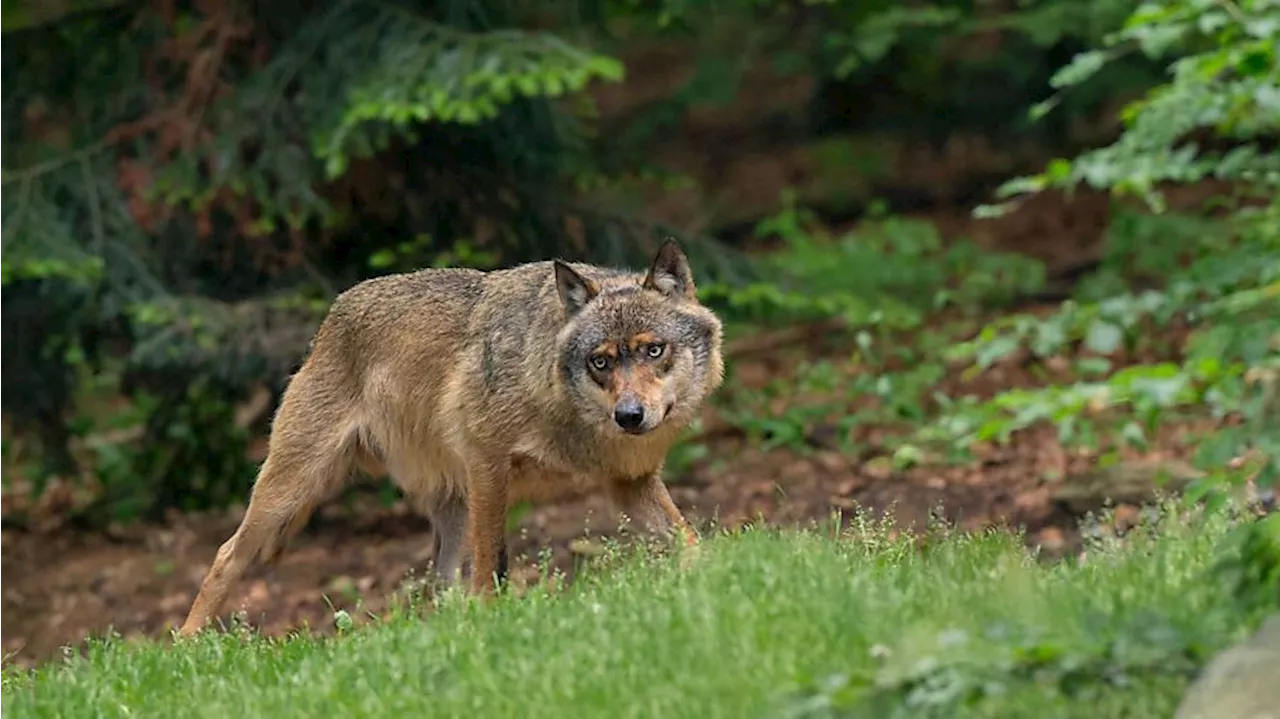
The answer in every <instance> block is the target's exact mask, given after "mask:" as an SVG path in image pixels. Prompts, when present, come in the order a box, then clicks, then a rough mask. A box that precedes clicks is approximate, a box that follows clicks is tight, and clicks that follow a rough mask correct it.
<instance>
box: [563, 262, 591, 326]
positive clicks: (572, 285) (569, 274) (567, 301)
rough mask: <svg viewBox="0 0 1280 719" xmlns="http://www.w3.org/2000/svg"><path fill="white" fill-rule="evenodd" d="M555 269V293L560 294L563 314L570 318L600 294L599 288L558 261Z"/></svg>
mask: <svg viewBox="0 0 1280 719" xmlns="http://www.w3.org/2000/svg"><path fill="white" fill-rule="evenodd" d="M555 268H556V291H557V292H559V293H560V301H561V302H562V303H564V309H565V313H566V314H568V315H569V316H570V317H572V316H573V315H575V314H577V313H578V310H580V309H582V307H583V305H585V304H587V303H588V302H590V301H591V299H592V298H593V297H595V296H596V294H597V293H599V292H600V288H599V287H597V286H596V283H594V282H592V281H591V280H588V279H587V278H585V277H583V276H582V275H580V274H578V273H577V272H574V271H573V268H572V267H569V266H568V265H566V264H565V263H563V262H561V261H560V260H556V261H555Z"/></svg>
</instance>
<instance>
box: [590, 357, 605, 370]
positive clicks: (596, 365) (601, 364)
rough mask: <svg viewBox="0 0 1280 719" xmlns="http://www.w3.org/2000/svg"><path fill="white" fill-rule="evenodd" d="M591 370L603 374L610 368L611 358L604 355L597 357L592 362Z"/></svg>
mask: <svg viewBox="0 0 1280 719" xmlns="http://www.w3.org/2000/svg"><path fill="white" fill-rule="evenodd" d="M590 363H591V368H592V369H594V370H597V371H599V372H603V371H605V370H606V369H608V368H609V358H608V357H605V356H604V355H596V356H595V357H592V358H591V360H590Z"/></svg>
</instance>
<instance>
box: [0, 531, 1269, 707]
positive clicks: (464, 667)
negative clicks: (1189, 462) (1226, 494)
mask: <svg viewBox="0 0 1280 719" xmlns="http://www.w3.org/2000/svg"><path fill="white" fill-rule="evenodd" d="M1224 528H1225V523H1224V522H1222V521H1218V520H1214V521H1205V520H1204V519H1201V520H1198V521H1197V522H1195V524H1194V526H1185V525H1173V524H1168V525H1166V526H1165V527H1164V529H1162V530H1161V532H1160V533H1159V536H1154V535H1152V536H1147V535H1145V534H1143V535H1142V536H1136V537H1135V536H1134V535H1131V538H1130V544H1129V546H1128V547H1126V548H1114V547H1112V548H1103V549H1097V550H1095V551H1093V552H1092V553H1091V554H1090V559H1089V561H1088V562H1086V564H1085V565H1084V566H1083V567H1081V566H1077V565H1074V564H1072V565H1068V564H1062V565H1057V566H1053V567H1048V566H1040V565H1037V564H1036V563H1035V562H1034V561H1033V560H1030V559H1028V558H1027V556H1026V554H1025V552H1023V550H1022V549H1021V548H1020V547H1019V546H1018V544H1017V542H1016V540H1015V539H1012V538H1010V537H1008V536H1001V535H991V536H984V537H949V538H945V539H940V540H937V541H931V542H930V544H929V546H928V548H927V549H926V550H925V551H922V552H916V551H912V550H910V549H909V548H908V547H907V545H906V544H905V543H903V542H902V541H891V540H889V539H887V538H886V537H885V535H884V534H883V533H882V532H880V531H879V530H874V529H871V530H869V531H868V533H867V534H865V535H862V538H861V539H858V540H854V539H852V538H849V539H844V540H842V541H839V542H836V541H832V540H831V539H830V538H829V537H824V536H822V535H821V534H820V533H816V532H815V533H808V534H794V533H793V534H784V533H780V532H774V531H768V532H766V531H756V532H747V533H743V534H740V535H737V536H734V537H719V538H716V539H713V540H710V541H709V542H708V543H706V544H704V545H703V553H702V554H701V556H699V557H698V561H697V562H696V563H695V565H694V567H695V569H694V571H688V572H681V571H679V570H678V569H677V567H676V566H675V564H674V563H673V562H671V561H670V560H662V559H656V558H653V557H645V556H643V555H640V554H633V555H631V556H630V557H629V558H625V559H623V558H618V557H615V560H616V561H615V562H613V564H614V566H612V567H610V568H609V570H608V571H603V572H597V573H593V574H592V575H591V576H590V577H589V578H587V579H584V580H582V581H579V582H578V583H576V584H575V586H574V587H573V589H572V590H570V591H568V592H567V593H564V594H561V595H559V596H554V595H552V594H550V593H546V592H531V593H530V594H528V595H526V596H525V597H523V598H519V599H515V598H503V599H501V600H499V601H498V602H497V604H496V605H495V606H493V607H487V608H486V607H482V606H478V605H476V604H468V603H466V602H462V601H446V602H445V603H444V605H443V606H442V607H441V608H440V609H439V611H438V612H436V613H434V614H430V615H428V616H427V618H426V619H425V620H415V619H408V618H403V617H401V618H396V619H392V620H388V621H387V622H386V623H384V624H380V625H376V626H369V627H365V628H360V629H357V630H354V631H353V632H351V633H350V634H347V635H345V636H340V637H338V638H336V639H317V638H307V637H299V638H294V639H290V640H283V641H269V640H264V639H251V640H247V641H246V640H243V639H240V638H236V637H235V636H231V635H213V636H206V637H204V638H201V639H200V640H198V641H196V642H194V643H192V644H190V645H185V646H178V647H172V646H168V645H165V644H159V643H155V644H153V643H147V644H141V645H127V644H124V643H122V642H109V643H106V644H103V645H99V646H96V647H95V648H94V649H93V650H92V652H91V653H90V656H89V657H88V658H87V659H76V660H72V661H70V662H68V663H66V664H56V665H47V666H45V667H44V668H42V669H40V670H39V671H38V672H36V673H35V675H34V676H33V677H29V676H19V675H17V674H15V673H13V672H6V674H5V688H4V707H3V708H4V710H5V711H6V716H12V717H26V716H95V715H96V716H125V715H129V716H165V717H184V719H190V718H192V717H197V716H200V717H206V716H207V717H251V716H252V717H258V716H271V717H290V716H297V717H318V716H343V717H346V716H402V715H403V716H484V717H498V716H511V717H516V716H520V717H529V716H548V717H551V716H555V717H562V716H609V717H618V716H644V717H651V716H663V717H677V716H679V717H686V716H687V717H720V716H723V717H745V716H780V715H783V714H786V713H790V712H791V711H794V710H795V709H798V708H800V706H801V704H800V703H799V702H798V701H797V700H796V699H795V698H794V697H790V696H788V695H787V692H789V691H790V690H793V689H795V688H797V686H801V685H803V684H805V682H806V681H808V680H812V681H813V682H816V683H817V684H818V685H823V684H824V682H827V681H829V677H831V676H832V675H833V674H837V675H841V674H842V675H845V676H854V677H857V676H863V677H866V678H868V679H870V680H877V681H879V682H880V683H881V684H882V685H883V686H884V687H885V688H884V689H883V690H882V692H881V694H879V695H878V696H879V698H878V699H876V698H875V697H873V696H872V695H871V694H863V695H862V696H861V698H858V699H851V698H850V695H848V693H846V694H847V695H846V696H844V698H843V699H842V698H841V696H840V695H839V693H838V692H836V695H835V696H834V699H835V700H836V701H837V702H841V701H842V702H844V703H845V705H846V706H853V707H855V708H861V709H863V710H868V709H873V710H871V711H869V712H868V713H867V714H866V715H867V716H894V715H903V716H928V715H930V713H929V712H926V711H925V709H926V708H928V707H933V708H934V709H935V710H936V711H934V712H933V713H932V715H936V716H957V715H961V716H1088V717H1091V719H1098V718H1099V717H1110V716H1169V715H1171V712H1172V708H1173V707H1174V706H1175V705H1176V703H1177V701H1178V698H1179V697H1180V696H1181V692H1182V690H1183V688H1184V687H1185V684H1186V682H1187V681H1188V679H1187V675H1188V674H1189V672H1190V671H1192V670H1193V669H1194V667H1195V666H1196V665H1198V664H1200V663H1203V661H1205V655H1206V654H1207V653H1208V652H1211V651H1213V650H1216V649H1218V648H1220V647H1222V646H1223V645H1225V644H1227V643H1229V642H1231V641H1233V640H1235V639H1237V638H1238V637H1239V636H1240V635H1241V634H1242V633H1243V632H1245V631H1247V630H1248V629H1250V628H1252V626H1253V625H1254V624H1256V620H1257V617H1255V616H1250V615H1246V614H1243V613H1241V612H1240V611H1239V610H1237V609H1234V608H1233V606H1232V605H1231V604H1230V603H1228V601H1227V600H1226V597H1225V591H1226V590H1225V589H1224V588H1223V587H1221V586H1218V583H1216V582H1210V581H1206V578H1205V576H1204V574H1203V572H1204V571H1205V570H1206V568H1207V567H1208V565H1209V563H1210V562H1211V561H1212V560H1213V557H1214V549H1215V547H1216V546H1217V541H1218V539H1219V538H1220V537H1221V536H1222V534H1223V532H1224ZM1187 652H1190V654H1191V657H1190V659H1186V658H1185V656H1186V653H1187ZM1037 663H1038V667H1039V668H1038V670H1035V671H1032V669H1031V668H1029V667H1030V665H1031V664H1037ZM1072 667H1077V670H1076V671H1075V672H1074V673H1073V671H1072ZM913 672H916V674H913ZM1105 675H1110V676H1111V677H1112V681H1104V680H1102V679H1100V677H1102V676H1105ZM912 677H916V679H913V678H912ZM921 677H924V678H925V680H924V681H919V680H918V679H919V678H921ZM1072 689H1074V690H1076V691H1078V692H1081V693H1078V694H1076V695H1074V696H1072V697H1069V696H1068V695H1067V694H1066V693H1065V692H1066V691H1068V690H1072ZM984 691H985V693H983V692H984ZM964 697H968V698H969V700H970V709H969V711H968V712H957V711H956V710H955V709H956V705H955V704H953V703H952V702H954V701H960V700H962V699H963V698H964ZM828 699H832V697H831V696H829V695H828V694H824V693H822V692H818V693H817V694H816V695H815V694H813V692H810V696H809V702H810V703H811V705H812V706H814V707H818V708H820V707H821V706H823V705H825V704H826V703H827V701H828ZM871 701H882V702H884V703H883V704H882V705H880V706H878V707H875V706H873V705H872V704H870V703H869V702H871ZM908 705H915V708H912V709H908V708H907V707H908ZM890 707H893V708H895V709H896V711H898V712H901V714H895V712H894V711H886V710H887V709H889V708H890ZM784 710H790V711H784ZM821 714H822V712H821V711H819V712H818V713H817V714H809V715H821ZM851 715H860V714H859V713H858V712H856V711H855V712H853V713H852V714H851Z"/></svg>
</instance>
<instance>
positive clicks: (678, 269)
mask: <svg viewBox="0 0 1280 719" xmlns="http://www.w3.org/2000/svg"><path fill="white" fill-rule="evenodd" d="M644 288H645V289H647V290H657V291H658V292H661V293H662V294H664V295H666V296H668V297H683V298H685V299H690V300H691V299H693V298H694V296H695V295H696V293H697V289H696V288H695V287H694V286H693V270H691V269H689V258H688V257H685V256H684V252H682V251H681V250H680V246H679V245H677V244H676V241H675V240H674V239H670V240H667V241H666V242H663V243H662V247H659V248H658V256H657V257H655V258H653V266H652V267H650V268H649V275H648V276H647V277H645V278H644Z"/></svg>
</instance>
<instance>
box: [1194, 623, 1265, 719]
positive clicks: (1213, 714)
mask: <svg viewBox="0 0 1280 719" xmlns="http://www.w3.org/2000/svg"><path fill="white" fill-rule="evenodd" d="M1174 719H1280V614H1273V615H1272V616H1271V617H1270V618H1269V619H1267V620H1266V621H1265V622H1263V624H1262V627H1261V628H1260V629H1259V630H1258V632H1257V633H1256V634H1254V635H1253V636H1252V637H1250V638H1249V639H1247V640H1245V641H1243V642H1241V643H1240V644H1237V645H1236V646H1234V647H1232V648H1230V649H1228V650H1226V651H1224V652H1222V653H1221V654H1219V655H1218V656H1216V657H1214V659H1213V661H1211V662H1209V664H1208V665H1206V666H1205V668H1204V669H1203V670H1202V671H1201V672H1200V676H1199V677H1198V678H1197V679H1196V680H1195V682H1193V683H1192V685H1191V688H1190V689H1189V690H1187V693H1186V695H1184V696H1183V698H1182V704H1181V705H1179V706H1178V713H1177V714H1175V715H1174Z"/></svg>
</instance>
